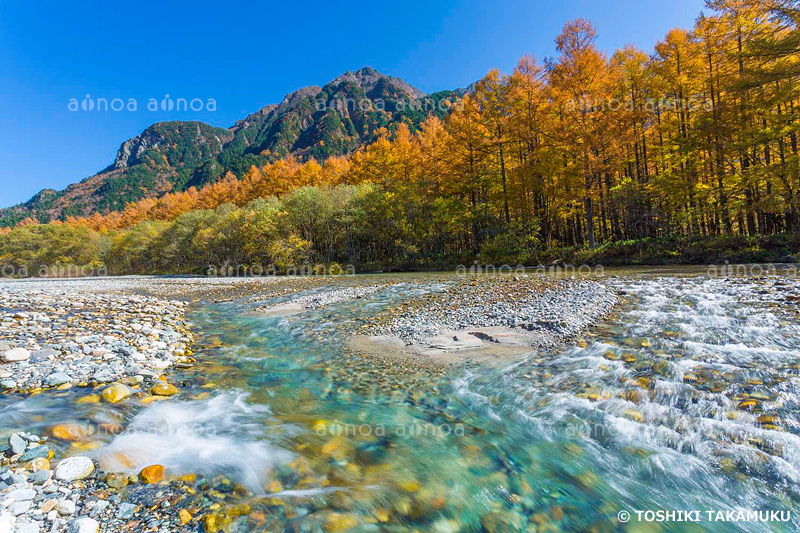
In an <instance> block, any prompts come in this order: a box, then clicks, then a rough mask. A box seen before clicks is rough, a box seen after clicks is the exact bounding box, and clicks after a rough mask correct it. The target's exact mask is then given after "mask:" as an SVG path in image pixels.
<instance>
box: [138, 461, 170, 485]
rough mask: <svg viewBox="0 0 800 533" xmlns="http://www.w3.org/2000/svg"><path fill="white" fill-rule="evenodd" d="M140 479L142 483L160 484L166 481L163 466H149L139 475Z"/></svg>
mask: <svg viewBox="0 0 800 533" xmlns="http://www.w3.org/2000/svg"><path fill="white" fill-rule="evenodd" d="M139 478H140V479H141V480H142V483H158V482H159V481H161V480H162V479H164V467H163V466H161V465H150V466H147V467H145V468H144V469H143V470H142V471H141V472H140V473H139Z"/></svg>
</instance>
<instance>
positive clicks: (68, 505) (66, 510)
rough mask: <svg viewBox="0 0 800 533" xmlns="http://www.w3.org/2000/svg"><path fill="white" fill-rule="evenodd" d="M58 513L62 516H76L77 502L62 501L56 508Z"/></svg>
mask: <svg viewBox="0 0 800 533" xmlns="http://www.w3.org/2000/svg"><path fill="white" fill-rule="evenodd" d="M56 511H58V514H60V515H61V516H68V515H71V514H75V502H74V501H72V500H61V501H60V502H58V505H57V506H56Z"/></svg>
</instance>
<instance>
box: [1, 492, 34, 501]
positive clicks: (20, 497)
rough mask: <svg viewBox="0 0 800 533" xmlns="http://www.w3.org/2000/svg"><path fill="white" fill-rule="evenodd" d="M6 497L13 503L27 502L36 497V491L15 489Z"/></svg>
mask: <svg viewBox="0 0 800 533" xmlns="http://www.w3.org/2000/svg"><path fill="white" fill-rule="evenodd" d="M7 497H8V498H11V499H12V500H14V501H15V502H27V501H30V500H32V499H34V498H35V497H36V491H35V490H33V489H16V490H12V491H11V492H10V493H9V494H8V495H7Z"/></svg>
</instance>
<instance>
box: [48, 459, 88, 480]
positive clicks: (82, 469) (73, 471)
mask: <svg viewBox="0 0 800 533" xmlns="http://www.w3.org/2000/svg"><path fill="white" fill-rule="evenodd" d="M92 472H94V463H92V460H91V459H89V458H88V457H69V458H67V459H64V460H63V461H61V462H60V463H58V466H57V467H56V479H58V480H60V481H74V480H76V479H83V478H85V477H86V476H88V475H89V474H91V473H92Z"/></svg>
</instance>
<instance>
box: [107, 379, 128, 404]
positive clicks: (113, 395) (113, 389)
mask: <svg viewBox="0 0 800 533" xmlns="http://www.w3.org/2000/svg"><path fill="white" fill-rule="evenodd" d="M131 394H133V393H132V391H131V389H130V388H129V387H128V386H127V385H124V384H122V383H113V384H111V385H110V386H108V387H106V388H105V389H103V392H102V393H101V394H100V396H101V397H102V398H103V401H104V402H108V403H118V402H121V401H122V400H125V399H127V398H130V396H131Z"/></svg>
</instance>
